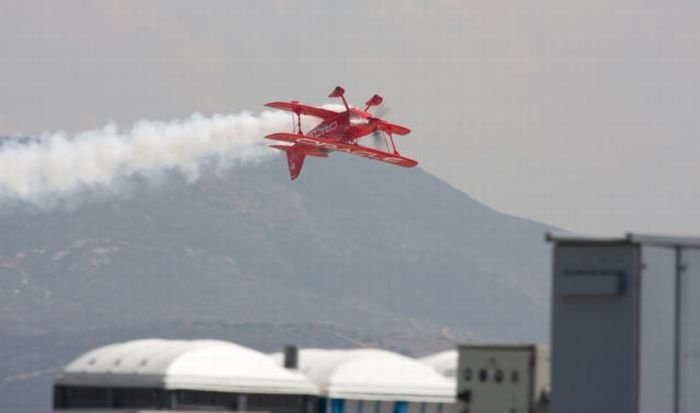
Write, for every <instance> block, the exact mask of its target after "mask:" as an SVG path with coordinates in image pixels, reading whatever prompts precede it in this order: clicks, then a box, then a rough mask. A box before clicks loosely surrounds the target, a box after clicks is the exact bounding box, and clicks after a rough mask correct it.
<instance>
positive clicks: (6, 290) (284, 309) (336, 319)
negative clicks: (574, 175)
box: [0, 154, 549, 386]
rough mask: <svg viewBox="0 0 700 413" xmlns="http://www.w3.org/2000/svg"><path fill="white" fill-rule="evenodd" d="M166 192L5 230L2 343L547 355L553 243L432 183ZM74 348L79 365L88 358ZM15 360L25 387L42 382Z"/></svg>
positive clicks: (314, 183)
mask: <svg viewBox="0 0 700 413" xmlns="http://www.w3.org/2000/svg"><path fill="white" fill-rule="evenodd" d="M165 181H166V182H165V183H164V184H163V185H162V186H161V187H159V188H155V189H153V188H151V189H146V188H143V187H141V188H140V189H137V190H135V191H133V192H132V193H131V194H130V195H129V196H128V197H120V198H111V199H109V198H105V199H102V200H93V201H89V202H86V203H84V204H82V205H80V206H78V207H74V208H71V209H65V208H63V209H59V210H54V211H52V212H43V213H42V212H32V213H29V212H19V211H18V210H17V209H16V208H15V209H14V210H13V212H5V214H4V215H2V216H0V325H2V326H4V330H5V331H6V332H7V331H11V332H12V334H14V335H13V337H15V338H17V337H24V335H23V334H25V333H22V331H24V330H27V331H29V330H31V329H28V327H27V326H35V325H40V326H42V327H41V328H40V329H39V330H40V333H36V332H35V333H34V334H39V335H41V336H42V337H50V336H51V334H58V333H56V332H63V331H71V332H72V333H73V334H75V335H76V336H79V335H80V333H79V331H81V329H84V330H86V331H88V330H91V329H92V330H94V329H98V330H100V329H109V328H114V329H116V330H115V331H124V332H127V331H132V332H134V333H133V334H139V333H137V332H140V331H142V330H143V329H142V328H141V327H138V326H143V325H158V326H161V327H159V328H153V329H150V330H149V329H146V331H150V332H152V333H154V334H153V335H155V334H157V333H160V334H161V335H169V334H168V328H170V327H163V326H172V325H173V324H172V323H185V325H190V324H191V323H193V322H197V320H200V321H201V320H204V321H205V322H208V323H225V324H226V325H241V324H243V323H252V324H255V325H268V326H270V325H272V326H274V325H288V324H289V325H306V326H317V327H318V326H328V325H331V326H333V328H336V329H340V330H343V329H345V330H347V331H352V332H353V333H352V334H358V335H359V336H362V337H366V336H367V335H368V334H371V335H372V336H373V337H375V339H373V340H370V341H372V342H373V343H374V344H373V345H384V346H387V345H388V346H393V345H394V344H387V343H390V342H391V343H396V341H395V340H394V341H391V340H388V339H387V337H389V336H391V335H392V334H393V335H394V337H395V336H396V335H399V336H401V335H403V336H404V337H410V340H411V341H415V343H414V344H412V345H408V344H406V343H404V344H401V345H398V346H396V349H398V350H403V351H405V352H412V351H418V350H420V349H428V348H432V347H436V346H437V344H436V343H439V341H437V342H436V341H435V340H434V338H435V336H438V335H441V333H438V332H440V331H443V330H444V331H453V332H454V334H455V335H456V336H457V337H456V338H455V339H457V340H459V339H464V338H465V337H481V338H484V339H489V340H500V341H503V340H517V341H525V340H539V341H541V340H544V339H545V338H546V333H547V316H546V314H547V308H548V304H549V303H548V288H549V287H548V267H547V257H548V252H547V247H546V245H545V244H544V242H543V233H544V232H545V231H546V230H547V229H548V227H547V226H545V225H542V224H539V223H535V222H532V221H528V220H524V219H520V218H515V217H512V216H508V215H504V214H501V213H498V212H496V211H493V210H491V209H490V208H488V207H486V206H484V205H482V204H480V203H478V202H476V201H475V200H473V199H472V198H470V197H469V196H468V195H466V194H464V193H462V192H460V191H458V190H456V189H454V188H452V187H450V186H449V185H447V184H445V183H443V182H442V181H440V180H438V179H436V178H434V177H433V176H431V175H429V174H427V173H425V172H424V171H422V170H420V169H411V170H406V169H403V168H396V167H392V166H387V165H382V164H377V163H373V162H368V161H366V160H363V159H351V158H350V157H348V156H343V155H342V154H338V155H334V156H333V159H332V160H326V161H325V162H324V161H318V160H316V159H310V160H309V161H308V162H307V165H306V166H305V170H304V173H303V175H302V176H301V178H300V179H299V180H297V181H295V182H290V181H289V178H288V176H287V171H286V165H285V164H284V161H283V160H282V159H281V158H280V159H275V160H274V161H272V162H267V163H263V164H260V165H256V166H246V167H239V168H236V169H234V170H231V171H229V172H227V173H224V174H216V173H213V172H210V173H206V174H205V176H204V177H203V178H202V179H200V181H199V182H197V183H196V184H192V185H185V184H184V183H182V182H181V181H180V180H179V179H174V178H173V179H170V178H169V179H165ZM110 326H114V327H110ZM129 326H131V327H129ZM317 327H313V329H315V328H317ZM272 328H275V327H272ZM304 328H311V327H304ZM321 328H324V327H321ZM23 329H24V330H23ZM100 331H102V330H100ZM181 331H182V334H181V335H184V336H187V335H188V333H187V331H190V332H192V331H195V330H192V329H181ZM324 331H325V330H324ZM15 332H17V333H16V334H15ZM354 332H357V333H354ZM26 334H29V335H28V336H27V337H30V336H31V334H30V333H26ZM61 334H63V333H61ZM255 334H257V336H256V337H264V334H262V333H260V331H258V333H255ZM255 334H254V335H255ZM446 334H447V335H449V333H446ZM126 335H127V336H129V334H126ZM383 335H384V336H383ZM103 336H104V335H103ZM119 336H121V335H120V334H119V333H118V332H117V333H113V334H112V335H111V336H110V337H119ZM321 336H323V335H321ZM239 337H240V336H239ZM319 337H320V336H319ZM431 337H432V338H431ZM122 338H124V339H126V338H130V337H122ZM283 339H284V335H282V336H279V335H278V336H277V337H276V338H275V339H274V340H272V339H268V340H267V341H266V340H265V339H263V338H261V339H260V340H259V341H256V340H258V338H252V337H251V338H250V341H249V342H251V343H258V344H256V345H258V346H259V347H265V346H267V347H274V346H275V345H278V344H283V343H278V341H282V340H283ZM289 339H294V337H293V336H289ZM17 340H19V339H17ZM17 340H14V341H12V342H18V341H17ZM421 340H425V341H424V342H423V344H421ZM21 341H22V340H19V342H21ZM97 341H99V340H97ZM244 341H245V340H244ZM286 341H289V340H286ZM321 341H323V340H321ZM78 342H79V341H76V343H78ZM95 342H96V341H95ZM82 343H85V340H83V341H82ZM265 343H267V344H265ZM382 343H384V344H382ZM431 343H432V344H431ZM446 343H447V342H445V344H446ZM309 344H312V343H309ZM47 345H48V343H47ZM318 345H329V346H337V344H335V342H332V340H331V341H328V342H327V343H318ZM68 347H70V346H68ZM75 347H76V352H75V354H73V355H77V353H78V352H79V351H83V348H81V347H83V346H81V345H76V346H75ZM16 350H17V349H16V348H3V347H2V345H1V344H0V356H2V354H3V353H4V354H10V353H12V354H14V355H17V357H20V356H21V352H19V353H17V351H16ZM44 350H45V351H51V350H50V347H47V348H45V349H44ZM39 352H41V350H40V351H39ZM66 354H67V353H66ZM13 360H15V361H16V362H15V364H13V366H14V367H13V369H12V376H13V377H20V378H21V377H23V376H21V372H22V371H24V370H22V369H25V370H26V371H29V370H31V369H34V370H41V369H40V366H37V365H36V361H35V362H32V361H31V360H32V359H31V358H29V359H28V361H26V364H27V366H26V368H25V367H21V365H22V363H23V362H22V361H21V357H20V361H17V360H16V357H13ZM59 361H60V360H58V361H56V363H57V362H59ZM66 361H67V360H66ZM32 363H34V364H32ZM18 366H20V367H18ZM0 371H6V370H5V369H3V368H0ZM18 371H19V372H20V376H17V374H18V373H17V372H18ZM7 374H9V371H8V373H7ZM47 374H48V373H47ZM39 376H41V377H44V380H48V379H47V378H46V377H48V376H46V374H44V375H43V376H42V374H39ZM0 380H3V379H2V378H0ZM20 382H21V380H20ZM13 383H14V381H13ZM13 386H14V385H13Z"/></svg>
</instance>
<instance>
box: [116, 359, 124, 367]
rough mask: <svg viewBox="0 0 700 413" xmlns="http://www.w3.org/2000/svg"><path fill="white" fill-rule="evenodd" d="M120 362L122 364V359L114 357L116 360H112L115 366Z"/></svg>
mask: <svg viewBox="0 0 700 413" xmlns="http://www.w3.org/2000/svg"><path fill="white" fill-rule="evenodd" d="M120 364H122V359H116V360H114V365H115V366H118V365H120Z"/></svg>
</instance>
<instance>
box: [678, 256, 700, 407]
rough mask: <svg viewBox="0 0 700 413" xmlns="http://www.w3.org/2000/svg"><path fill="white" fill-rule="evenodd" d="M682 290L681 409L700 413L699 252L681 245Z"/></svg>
mask: <svg viewBox="0 0 700 413" xmlns="http://www.w3.org/2000/svg"><path fill="white" fill-rule="evenodd" d="M682 263H683V265H684V267H685V271H684V272H683V273H682V287H683V288H682V290H681V306H680V311H681V317H680V327H681V335H680V339H681V343H680V344H681V347H680V349H681V353H680V354H679V356H680V366H681V370H680V400H679V402H680V405H679V407H680V412H681V413H695V412H700V391H698V390H699V389H700V251H699V250H697V249H689V248H684V249H683V250H682Z"/></svg>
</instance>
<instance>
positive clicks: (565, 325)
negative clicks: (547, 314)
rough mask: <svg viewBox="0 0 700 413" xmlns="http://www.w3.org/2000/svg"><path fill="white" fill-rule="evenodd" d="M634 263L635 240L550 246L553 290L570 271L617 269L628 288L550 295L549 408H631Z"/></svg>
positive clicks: (625, 411)
mask: <svg viewBox="0 0 700 413" xmlns="http://www.w3.org/2000/svg"><path fill="white" fill-rule="evenodd" d="M637 263H638V248H637V247H636V246H634V245H609V246H593V245H586V246H575V245H572V246H561V245H556V246H555V247H554V262H553V266H554V268H553V286H554V288H553V291H555V292H556V291H558V288H559V282H560V280H561V277H562V276H563V274H564V273H565V272H571V271H574V272H576V271H584V272H585V271H606V272H607V271H610V272H621V273H623V274H625V278H626V279H625V280H624V281H625V284H626V285H627V288H626V291H625V294H623V295H621V296H619V297H615V298H608V297H606V298H600V297H566V296H562V295H559V294H556V293H554V294H552V383H553V392H552V403H551V411H552V412H554V413H590V412H596V413H605V412H610V413H613V412H614V413H632V412H634V411H635V407H636V397H635V396H636V390H637V388H636V381H635V377H636V368H637V347H636V342H637V307H636V306H637V299H636V294H635V293H636V291H637V274H638V273H637V270H638V268H637V267H638V264H637Z"/></svg>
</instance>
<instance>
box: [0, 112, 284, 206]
mask: <svg viewBox="0 0 700 413" xmlns="http://www.w3.org/2000/svg"><path fill="white" fill-rule="evenodd" d="M290 124H291V121H290V116H289V114H286V113H284V112H263V113H262V114H260V115H259V116H253V115H251V114H250V113H247V112H244V113H241V114H238V115H214V116H211V117H204V116H202V115H199V114H195V115H192V116H191V117H190V118H189V119H185V120H175V121H172V122H167V123H166V122H157V121H140V122H138V123H137V124H135V125H134V126H133V127H132V128H131V129H130V130H128V131H125V132H120V131H119V130H118V129H117V128H116V126H114V125H107V126H105V127H104V128H102V129H99V130H93V131H87V132H82V133H79V134H77V135H75V136H72V137H69V136H66V134H64V133H53V134H44V135H42V136H41V137H40V138H38V139H36V140H29V141H20V140H7V141H4V142H2V145H1V146H0V202H1V201H5V202H7V201H23V202H27V203H30V204H34V205H37V206H42V205H45V204H46V203H47V202H48V203H51V202H54V203H55V201H57V200H65V199H69V198H70V197H74V196H76V195H78V194H84V193H86V192H87V193H89V192H90V191H108V192H112V191H114V188H113V186H115V184H116V183H118V182H119V181H123V180H124V179H125V178H130V177H133V176H140V177H145V178H146V179H149V178H151V177H157V176H159V175H162V174H163V173H164V172H167V171H172V170H174V171H178V172H180V173H182V174H183V175H184V176H185V177H187V178H188V179H189V180H195V179H196V178H197V176H198V175H199V172H200V169H201V167H202V166H203V165H204V164H205V163H212V162H213V163H214V166H216V167H218V168H225V167H230V166H232V165H236V164H240V163H251V162H257V161H260V160H262V159H263V158H265V157H267V156H271V155H272V154H274V153H276V152H275V151H273V150H271V149H269V148H268V147H267V146H266V143H267V142H265V140H264V139H263V137H264V136H265V135H267V134H269V133H273V132H279V131H288V130H289V129H290Z"/></svg>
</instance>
